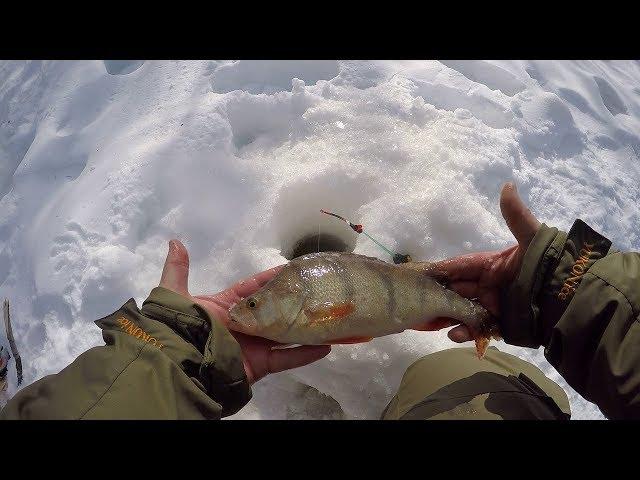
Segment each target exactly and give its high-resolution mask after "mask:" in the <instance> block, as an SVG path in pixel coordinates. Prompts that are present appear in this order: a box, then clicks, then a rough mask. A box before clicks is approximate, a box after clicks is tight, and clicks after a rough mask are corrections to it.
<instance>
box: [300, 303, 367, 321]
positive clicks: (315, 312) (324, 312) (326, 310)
mask: <svg viewBox="0 0 640 480" xmlns="http://www.w3.org/2000/svg"><path fill="white" fill-rule="evenodd" d="M355 309H356V306H355V305H354V304H353V303H352V302H348V303H336V304H334V305H331V306H330V307H323V308H316V309H312V308H307V309H305V313H306V315H307V317H308V318H309V319H310V320H311V321H312V322H323V321H326V320H334V319H336V318H342V317H346V316H347V315H349V314H350V313H351V312H353V311H354V310H355Z"/></svg>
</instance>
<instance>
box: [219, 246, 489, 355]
mask: <svg viewBox="0 0 640 480" xmlns="http://www.w3.org/2000/svg"><path fill="white" fill-rule="evenodd" d="M420 265H421V264H412V265H393V264H390V263H386V262H383V261H381V260H379V259H376V258H372V257H365V256H362V255H356V254H347V253H336V252H321V253H315V254H310V255H304V256H302V257H298V258H295V259H293V260H291V261H290V262H289V263H288V264H287V265H286V266H285V267H284V268H283V269H282V270H281V271H280V272H279V273H278V274H277V275H276V276H275V277H274V278H273V279H271V280H270V281H269V282H268V283H267V284H266V285H264V286H263V287H262V288H261V289H260V290H259V291H258V292H256V293H255V294H253V295H252V296H251V297H248V298H246V299H243V300H242V301H240V302H239V303H238V304H236V305H235V306H233V307H232V308H231V310H230V316H231V319H232V320H233V321H232V322H231V324H230V328H231V329H233V330H237V331H240V332H243V333H247V334H250V335H257V336H262V337H265V338H269V339H271V340H275V341H277V342H281V343H293V344H306V345H314V344H327V343H344V342H353V341H358V340H365V339H369V338H372V337H380V336H383V335H389V334H393V333H398V332H401V331H403V330H406V329H408V328H416V329H424V328H425V327H428V325H429V322H430V321H432V320H434V319H436V318H438V317H449V318H454V319H456V320H458V321H460V322H461V323H464V324H465V325H466V326H467V327H468V328H469V330H470V331H471V332H472V334H474V336H475V337H476V339H477V342H476V344H477V345H478V348H479V349H481V348H486V345H487V344H488V338H489V337H490V336H492V335H493V336H495V335H496V334H497V327H496V325H495V321H494V319H493V318H492V317H491V315H490V314H489V313H488V312H487V311H486V310H485V309H484V308H483V307H482V306H481V305H480V304H478V303H477V302H474V301H471V300H468V299H466V298H463V297H461V296H460V295H458V294H457V293H456V292H454V291H452V290H449V289H447V288H445V287H444V286H443V285H442V284H440V283H438V282H437V281H436V280H435V279H434V278H432V277H430V276H429V275H428V273H427V271H426V269H425V270H421V267H420ZM407 266H408V267H410V268H407ZM478 342H480V343H478ZM480 353H482V352H480Z"/></svg>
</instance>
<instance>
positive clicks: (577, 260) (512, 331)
mask: <svg viewBox="0 0 640 480" xmlns="http://www.w3.org/2000/svg"><path fill="white" fill-rule="evenodd" d="M610 247H611V242H610V241H609V240H608V239H606V238H605V237H603V236H602V235H600V234H599V233H597V232H596V231H595V230H593V229H592V228H591V227H589V225H587V224H586V223H584V222H583V221H582V220H580V219H577V220H576V221H575V222H574V223H573V226H572V227H571V230H569V233H568V234H566V233H564V232H562V231H560V230H558V229H557V228H553V227H548V226H547V225H545V224H542V226H541V227H540V229H539V230H538V232H537V233H536V235H535V237H534V238H533V240H532V241H531V244H530V245H529V248H528V249H527V251H526V253H525V256H524V259H523V260H522V266H521V268H520V272H519V274H518V276H517V278H516V280H515V281H514V283H513V284H512V285H511V287H510V288H509V289H508V290H506V291H505V292H503V297H502V302H501V307H502V320H501V325H500V327H501V332H502V335H503V337H504V339H505V341H506V342H507V343H510V344H512V345H520V346H523V347H532V348H538V347H540V346H541V345H547V343H548V341H549V338H550V335H551V330H552V329H553V327H554V326H555V325H556V323H558V320H559V319H560V317H561V316H562V314H563V313H564V311H565V310H566V308H567V305H568V304H569V302H570V301H571V298H572V297H573V293H574V292H575V290H576V289H577V288H578V287H579V285H580V281H581V279H582V276H583V275H584V273H585V272H586V271H587V270H588V269H589V268H590V267H591V266H592V265H593V264H594V263H595V262H596V261H597V260H599V259H600V258H602V257H604V256H605V255H606V254H607V252H608V251H609V248H610Z"/></svg>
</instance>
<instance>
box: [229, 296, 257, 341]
mask: <svg viewBox="0 0 640 480" xmlns="http://www.w3.org/2000/svg"><path fill="white" fill-rule="evenodd" d="M247 317H250V318H251V320H253V322H251V321H247V320H248V319H247ZM252 317H253V315H251V314H250V313H248V312H245V311H243V309H242V307H241V306H240V305H239V304H236V305H233V306H232V307H231V308H230V309H229V319H230V320H231V321H230V322H229V323H228V324H227V328H228V329H229V330H233V331H234V332H240V333H246V334H248V335H250V334H251V333H252V332H251V328H250V327H249V326H248V324H251V323H255V319H253V318H252Z"/></svg>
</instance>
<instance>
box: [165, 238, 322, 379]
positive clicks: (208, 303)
mask: <svg viewBox="0 0 640 480" xmlns="http://www.w3.org/2000/svg"><path fill="white" fill-rule="evenodd" d="M281 268H282V265H281V266H278V267H274V268H272V269H270V270H266V271H264V272H261V273H258V274H256V275H253V276H252V277H249V278H247V279H245V280H241V281H239V282H238V283H236V284H235V285H233V286H232V287H230V288H228V289H226V290H224V291H222V292H219V293H216V294H214V295H196V296H192V295H191V294H190V293H189V290H188V279H189V254H188V252H187V249H186V248H185V246H184V245H183V244H182V243H181V242H180V241H178V240H171V241H170V242H169V253H168V254H167V260H166V261H165V264H164V269H163V270H162V278H161V279H160V286H161V287H164V288H166V289H168V290H172V291H174V292H176V293H179V294H180V295H183V296H185V297H187V298H189V299H191V300H193V301H194V302H196V303H198V304H199V305H201V306H202V307H204V308H205V309H206V310H207V312H209V315H211V316H212V317H213V318H215V319H217V320H218V321H220V322H222V324H223V325H225V326H227V325H228V324H229V322H230V321H231V319H230V317H229V308H230V307H231V306H232V305H233V304H234V303H237V302H239V301H240V300H242V299H243V298H244V297H247V296H249V295H251V294H253V293H254V292H256V291H257V290H258V289H260V288H261V287H262V286H263V285H264V284H265V283H267V282H268V281H269V280H271V278H273V277H274V276H275V275H276V274H277V273H278V272H279V271H280V269H281ZM231 334H232V335H233V336H234V337H235V339H236V340H237V341H238V343H239V344H240V348H241V349H242V360H243V362H244V369H245V371H246V373H247V379H248V380H249V383H255V382H257V381H258V380H260V379H261V378H262V377H264V376H266V375H268V374H269V373H276V372H281V371H283V370H289V369H291V368H296V367H301V366H303V365H307V364H309V363H312V362H315V361H316V360H320V359H321V358H322V357H325V356H326V355H327V354H328V353H329V352H330V351H331V347H330V346H329V345H307V346H300V347H294V348H285V349H275V350H274V349H273V347H277V346H279V345H280V346H282V344H279V343H277V342H274V341H271V340H267V339H265V338H260V337H252V336H249V335H245V334H242V333H239V332H233V331H232V332H231Z"/></svg>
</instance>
